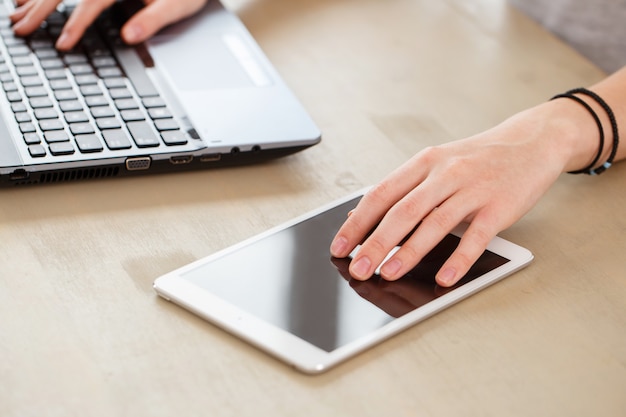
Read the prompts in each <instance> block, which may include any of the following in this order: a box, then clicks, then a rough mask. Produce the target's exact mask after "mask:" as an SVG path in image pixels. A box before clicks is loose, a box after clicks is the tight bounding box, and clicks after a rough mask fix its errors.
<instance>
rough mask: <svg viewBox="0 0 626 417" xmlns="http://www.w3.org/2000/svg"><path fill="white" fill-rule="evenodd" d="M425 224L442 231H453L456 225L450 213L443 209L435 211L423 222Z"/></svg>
mask: <svg viewBox="0 0 626 417" xmlns="http://www.w3.org/2000/svg"><path fill="white" fill-rule="evenodd" d="M423 223H424V224H426V225H428V226H430V227H435V228H437V229H441V230H445V231H448V230H451V229H452V228H453V227H454V226H455V225H454V220H453V218H452V216H451V215H450V213H448V212H447V211H446V210H443V209H435V210H433V211H432V212H431V213H430V214H429V215H428V216H426V217H425V218H424V220H423Z"/></svg>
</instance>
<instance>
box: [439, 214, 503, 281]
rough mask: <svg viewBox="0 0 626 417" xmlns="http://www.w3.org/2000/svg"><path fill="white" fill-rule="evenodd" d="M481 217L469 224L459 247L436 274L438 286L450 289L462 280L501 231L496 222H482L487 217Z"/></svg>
mask: <svg viewBox="0 0 626 417" xmlns="http://www.w3.org/2000/svg"><path fill="white" fill-rule="evenodd" d="M481 216H482V219H480V218H478V217H477V218H475V219H474V221H473V222H472V223H470V226H469V227H468V228H467V230H466V231H465V233H464V234H463V236H462V237H461V241H460V242H459V246H458V247H457V248H456V249H455V250H454V252H453V253H452V255H450V257H449V258H448V260H447V261H446V262H445V263H444V264H443V265H442V267H441V269H440V270H439V272H438V273H437V275H436V277H435V279H436V281H437V283H438V284H439V285H441V286H443V287H450V286H452V285H454V284H456V283H457V282H458V281H459V280H460V279H461V278H463V276H465V274H467V272H468V271H469V270H470V268H471V267H472V265H474V263H476V261H477V260H478V258H479V257H480V256H481V255H482V254H483V252H484V251H485V249H486V248H487V245H488V244H489V242H491V240H492V239H493V238H494V237H495V236H496V234H497V233H498V232H499V231H500V230H501V229H503V227H498V226H496V224H497V222H494V221H484V220H483V219H484V218H485V217H488V216H485V215H484V214H482V213H481Z"/></svg>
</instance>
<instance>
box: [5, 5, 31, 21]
mask: <svg viewBox="0 0 626 417" xmlns="http://www.w3.org/2000/svg"><path fill="white" fill-rule="evenodd" d="M33 4H34V3H32V2H31V3H26V4H24V5H22V6H20V7H17V8H16V9H15V10H14V11H13V13H11V16H9V18H10V19H11V22H12V23H14V24H15V23H17V22H19V21H20V20H22V19H23V18H24V16H26V14H27V13H28V11H29V10H30V9H31V8H32V7H33Z"/></svg>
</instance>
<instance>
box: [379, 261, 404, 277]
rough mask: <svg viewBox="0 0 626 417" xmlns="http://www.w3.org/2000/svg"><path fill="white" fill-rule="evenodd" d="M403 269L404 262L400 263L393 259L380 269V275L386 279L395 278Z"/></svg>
mask: <svg viewBox="0 0 626 417" xmlns="http://www.w3.org/2000/svg"><path fill="white" fill-rule="evenodd" d="M401 267H402V262H400V260H399V259H392V260H390V261H388V262H387V263H385V265H383V267H382V268H381V269H380V273H381V275H382V276H383V277H384V278H386V279H389V278H395V277H396V274H397V273H398V271H399V270H400V268H401Z"/></svg>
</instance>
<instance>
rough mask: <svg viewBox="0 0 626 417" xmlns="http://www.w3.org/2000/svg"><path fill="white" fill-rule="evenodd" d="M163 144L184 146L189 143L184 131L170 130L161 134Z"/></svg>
mask: <svg viewBox="0 0 626 417" xmlns="http://www.w3.org/2000/svg"><path fill="white" fill-rule="evenodd" d="M161 137H162V138H163V142H165V144H166V145H168V146H175V145H184V144H186V143H187V137H186V135H185V133H184V132H183V131H182V130H168V131H165V132H162V133H161Z"/></svg>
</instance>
